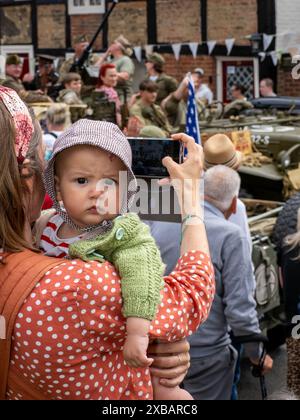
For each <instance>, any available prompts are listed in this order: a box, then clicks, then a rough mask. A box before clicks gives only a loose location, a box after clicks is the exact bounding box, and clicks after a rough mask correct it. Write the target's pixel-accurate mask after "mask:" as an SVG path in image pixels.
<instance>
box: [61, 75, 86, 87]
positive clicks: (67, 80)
mask: <svg viewBox="0 0 300 420" xmlns="http://www.w3.org/2000/svg"><path fill="white" fill-rule="evenodd" d="M81 80H82V79H81V76H80V74H78V73H66V74H65V75H64V76H63V78H62V80H61V83H62V84H63V85H66V84H68V83H71V82H79V81H81Z"/></svg>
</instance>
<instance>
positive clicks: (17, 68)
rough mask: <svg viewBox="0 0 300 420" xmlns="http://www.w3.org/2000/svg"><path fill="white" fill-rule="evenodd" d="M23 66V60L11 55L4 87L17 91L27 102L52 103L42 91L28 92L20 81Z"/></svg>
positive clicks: (6, 68) (6, 69) (7, 62)
mask: <svg viewBox="0 0 300 420" xmlns="http://www.w3.org/2000/svg"><path fill="white" fill-rule="evenodd" d="M22 69H23V64H22V60H21V58H20V57H19V56H18V55H16V54H13V55H9V56H8V57H7V59H6V67H5V72H6V79H5V80H4V81H3V82H2V85H3V86H5V87H8V88H10V89H13V90H15V91H16V92H17V93H18V95H19V96H20V98H21V99H22V100H23V101H25V102H27V103H33V102H51V99H50V98H49V97H48V96H46V95H44V94H43V92H42V91H40V90H38V89H37V90H33V91H27V90H26V89H25V86H24V84H23V83H22V80H21V79H20V77H21V74H22Z"/></svg>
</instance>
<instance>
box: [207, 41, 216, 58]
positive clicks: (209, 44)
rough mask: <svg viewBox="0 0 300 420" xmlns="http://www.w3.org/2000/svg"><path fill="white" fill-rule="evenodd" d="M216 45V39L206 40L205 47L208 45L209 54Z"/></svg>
mask: <svg viewBox="0 0 300 420" xmlns="http://www.w3.org/2000/svg"><path fill="white" fill-rule="evenodd" d="M216 45H217V41H207V47H208V54H209V55H211V54H212V52H213V50H214V49H215V46H216Z"/></svg>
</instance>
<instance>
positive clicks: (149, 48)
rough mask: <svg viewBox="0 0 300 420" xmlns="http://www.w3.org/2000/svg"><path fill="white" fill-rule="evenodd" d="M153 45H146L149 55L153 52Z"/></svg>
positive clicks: (147, 54)
mask: <svg viewBox="0 0 300 420" xmlns="http://www.w3.org/2000/svg"><path fill="white" fill-rule="evenodd" d="M153 48H154V46H153V45H145V51H146V56H147V57H148V56H149V55H151V54H152V53H153Z"/></svg>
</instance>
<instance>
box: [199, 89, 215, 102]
mask: <svg viewBox="0 0 300 420" xmlns="http://www.w3.org/2000/svg"><path fill="white" fill-rule="evenodd" d="M196 99H199V100H200V101H201V100H203V99H205V100H206V101H207V102H208V103H209V104H211V103H212V101H213V100H214V94H213V93H212V91H211V90H210V88H209V87H208V86H207V85H204V84H202V85H201V86H200V88H199V89H198V90H197V92H196Z"/></svg>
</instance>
